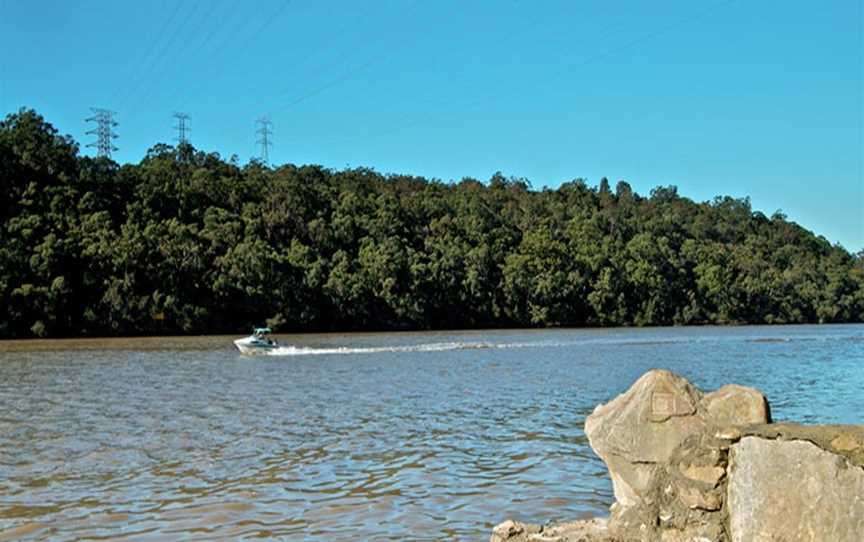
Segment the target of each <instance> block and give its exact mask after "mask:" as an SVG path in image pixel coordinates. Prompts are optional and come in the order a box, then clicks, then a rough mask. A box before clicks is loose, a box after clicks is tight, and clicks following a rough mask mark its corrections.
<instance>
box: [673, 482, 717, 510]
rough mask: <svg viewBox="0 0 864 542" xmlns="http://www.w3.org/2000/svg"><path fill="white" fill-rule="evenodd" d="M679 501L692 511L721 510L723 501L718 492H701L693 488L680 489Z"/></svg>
mask: <svg viewBox="0 0 864 542" xmlns="http://www.w3.org/2000/svg"><path fill="white" fill-rule="evenodd" d="M678 500H679V501H680V502H681V504H683V505H684V506H686V507H687V508H691V509H694V510H695V509H698V510H709V511H713V510H720V506H721V505H722V504H723V500H722V499H721V498H720V495H719V493H717V492H716V491H701V490H699V489H697V488H694V487H692V486H688V487H680V488H678Z"/></svg>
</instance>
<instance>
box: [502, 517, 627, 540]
mask: <svg viewBox="0 0 864 542" xmlns="http://www.w3.org/2000/svg"><path fill="white" fill-rule="evenodd" d="M489 542H615V541H614V540H613V539H612V538H610V535H609V527H608V521H607V520H606V519H604V518H591V519H584V520H579V521H570V522H564V523H557V524H552V525H548V526H544V527H541V526H539V525H531V524H528V523H520V522H518V521H513V520H507V521H505V522H503V523H500V524H498V525H497V526H496V527H495V528H494V529H493V530H492V536H491V537H490V539H489Z"/></svg>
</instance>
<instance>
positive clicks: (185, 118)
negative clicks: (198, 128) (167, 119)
mask: <svg viewBox="0 0 864 542" xmlns="http://www.w3.org/2000/svg"><path fill="white" fill-rule="evenodd" d="M174 118H175V119H177V126H175V127H174V129H175V130H177V143H179V144H180V145H183V144H188V143H189V136H188V135H186V134H187V132H191V131H192V127H191V126H189V115H187V114H186V113H174Z"/></svg>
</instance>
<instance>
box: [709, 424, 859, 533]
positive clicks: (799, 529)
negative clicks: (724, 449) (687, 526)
mask: <svg viewBox="0 0 864 542" xmlns="http://www.w3.org/2000/svg"><path fill="white" fill-rule="evenodd" d="M726 507H727V513H728V516H729V528H730V535H731V540H732V542H745V541H746V542H750V541H761V540H766V541H768V540H796V541H799V540H800V541H808V540H810V541H817V540H830V541H832V542H860V540H861V536H862V533H864V469H862V468H861V466H860V465H856V464H854V463H852V462H851V461H850V460H849V459H847V458H846V457H843V456H841V455H838V454H834V453H832V452H829V451H826V450H825V449H823V448H821V447H819V446H816V445H815V444H813V443H812V442H808V441H803V440H768V439H765V438H760V437H753V436H746V437H744V438H742V439H741V440H740V441H739V442H738V443H737V444H735V445H733V446H732V448H731V451H730V461H729V471H728V496H727V506H726Z"/></svg>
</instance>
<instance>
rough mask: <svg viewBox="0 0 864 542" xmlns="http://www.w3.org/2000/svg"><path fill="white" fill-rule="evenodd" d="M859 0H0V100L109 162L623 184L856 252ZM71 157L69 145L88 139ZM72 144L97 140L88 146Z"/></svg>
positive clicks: (861, 68)
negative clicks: (745, 211)
mask: <svg viewBox="0 0 864 542" xmlns="http://www.w3.org/2000/svg"><path fill="white" fill-rule="evenodd" d="M862 11H864V10H862V0H832V1H830V2H816V1H811V2H802V1H789V0H782V1H781V0H765V1H761V0H760V1H744V0H733V1H708V0H705V1H702V0H699V1H694V0H687V1H684V0H682V1H662V2H646V1H620V2H609V1H593V0H592V1H575V0H574V1H567V2H551V1H536V2H535V1H513V0H510V1H505V0H500V1H495V2H493V1H482V2H481V1H456V0H452V1H451V0H438V1H428V0H418V1H410V0H404V1H403V0H372V1H362V2H361V1H356V2H335V1H333V2H326V1H313V0H292V1H290V2H286V1H285V0H258V1H254V2H253V1H248V2H239V1H236V0H187V1H183V2H178V1H177V0H151V1H139V2H133V1H107V0H77V1H74V2H70V1H40V0H0V111H2V112H3V113H4V114H5V113H9V112H13V111H15V110H17V109H18V108H19V107H21V106H27V107H33V108H35V109H37V110H38V111H39V112H40V113H42V114H43V115H45V116H46V117H47V119H48V120H49V121H50V122H52V123H53V124H54V125H55V126H56V127H57V128H58V129H59V130H60V131H61V132H62V133H68V134H71V135H72V136H74V137H75V138H76V139H77V140H78V141H79V142H81V143H82V145H83V144H84V143H87V142H89V141H90V140H91V139H92V136H87V135H85V133H84V132H85V131H86V130H87V129H88V126H87V125H86V124H85V123H84V118H85V117H87V116H88V113H89V110H88V108H89V107H91V106H97V107H106V108H109V109H112V110H114V111H116V112H117V120H118V121H119V123H120V125H119V126H118V128H117V131H118V133H119V134H120V139H119V140H118V141H117V145H118V146H119V147H120V151H119V152H117V153H116V154H115V158H116V159H117V160H118V161H121V162H127V161H128V162H137V161H138V160H140V159H141V157H142V156H143V155H144V153H145V152H146V150H147V148H149V147H150V146H152V145H153V144H154V143H157V142H168V143H170V142H172V138H173V137H175V135H176V134H175V133H174V132H173V131H172V126H173V124H174V122H173V119H172V118H171V114H172V113H173V112H175V111H182V112H186V113H188V114H189V115H190V116H191V119H192V130H193V131H192V133H191V140H192V143H193V144H194V145H195V146H196V147H198V148H201V149H205V150H208V151H218V152H219V153H221V154H222V155H224V156H230V155H232V154H237V155H238V156H239V158H240V159H241V161H244V162H245V161H246V160H247V159H248V158H249V157H250V156H253V155H255V154H256V153H257V151H256V148H255V134H254V121H255V119H256V118H257V117H259V116H261V115H265V114H266V115H269V116H270V118H271V119H272V121H273V126H274V138H273V139H274V146H273V149H272V151H271V162H273V163H276V164H280V163H284V162H293V163H317V164H322V165H324V166H327V167H332V168H343V167H345V166H352V167H354V166H367V167H372V168H375V169H376V170H378V171H382V172H396V173H412V174H418V175H424V176H427V177H435V178H439V179H443V180H450V179H460V178H462V177H464V176H470V177H475V178H479V179H482V180H486V179H488V178H489V177H490V176H491V175H492V174H493V173H494V172H495V171H498V170H500V171H502V172H504V173H505V174H507V175H515V176H521V177H527V178H528V179H529V180H530V181H531V182H532V183H533V185H534V186H535V187H542V186H551V187H555V186H557V185H559V184H560V183H561V182H564V181H567V180H570V179H573V178H575V177H583V178H586V179H588V181H589V182H591V183H596V182H597V181H598V180H599V179H600V177H602V176H606V177H608V178H609V179H610V180H611V181H612V182H613V184H614V182H615V181H617V180H619V179H625V180H627V181H629V182H630V183H631V185H633V187H634V188H635V189H636V190H637V191H639V192H640V193H643V194H646V193H648V191H649V190H650V189H651V188H652V187H654V186H657V185H661V184H662V185H666V184H675V185H677V186H678V188H679V192H680V193H681V194H683V195H685V196H688V197H691V198H693V199H695V200H698V201H703V200H707V199H711V198H713V197H714V196H715V195H719V194H724V195H727V194H728V195H732V196H735V197H741V196H750V197H751V199H752V202H753V206H754V208H756V209H759V210H762V211H764V212H766V213H767V214H771V213H773V212H774V211H775V210H778V209H782V210H783V212H785V213H786V214H787V215H789V217H790V218H791V219H792V220H795V221H797V222H799V223H800V224H802V225H804V226H805V227H807V228H809V229H812V230H814V231H815V232H817V233H818V234H821V235H824V236H825V237H827V238H828V239H829V240H831V241H832V242H840V243H841V244H843V245H844V246H845V247H846V248H848V249H850V250H854V251H857V250H861V249H864V175H862V160H864V141H862V125H864V110H862V87H864V81H862V80H864V58H862V57H864V53H862V50H864V36H862V18H864V13H862ZM82 148H83V147H82ZM83 150H84V151H85V152H88V153H89V152H92V150H93V149H87V148H83Z"/></svg>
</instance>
